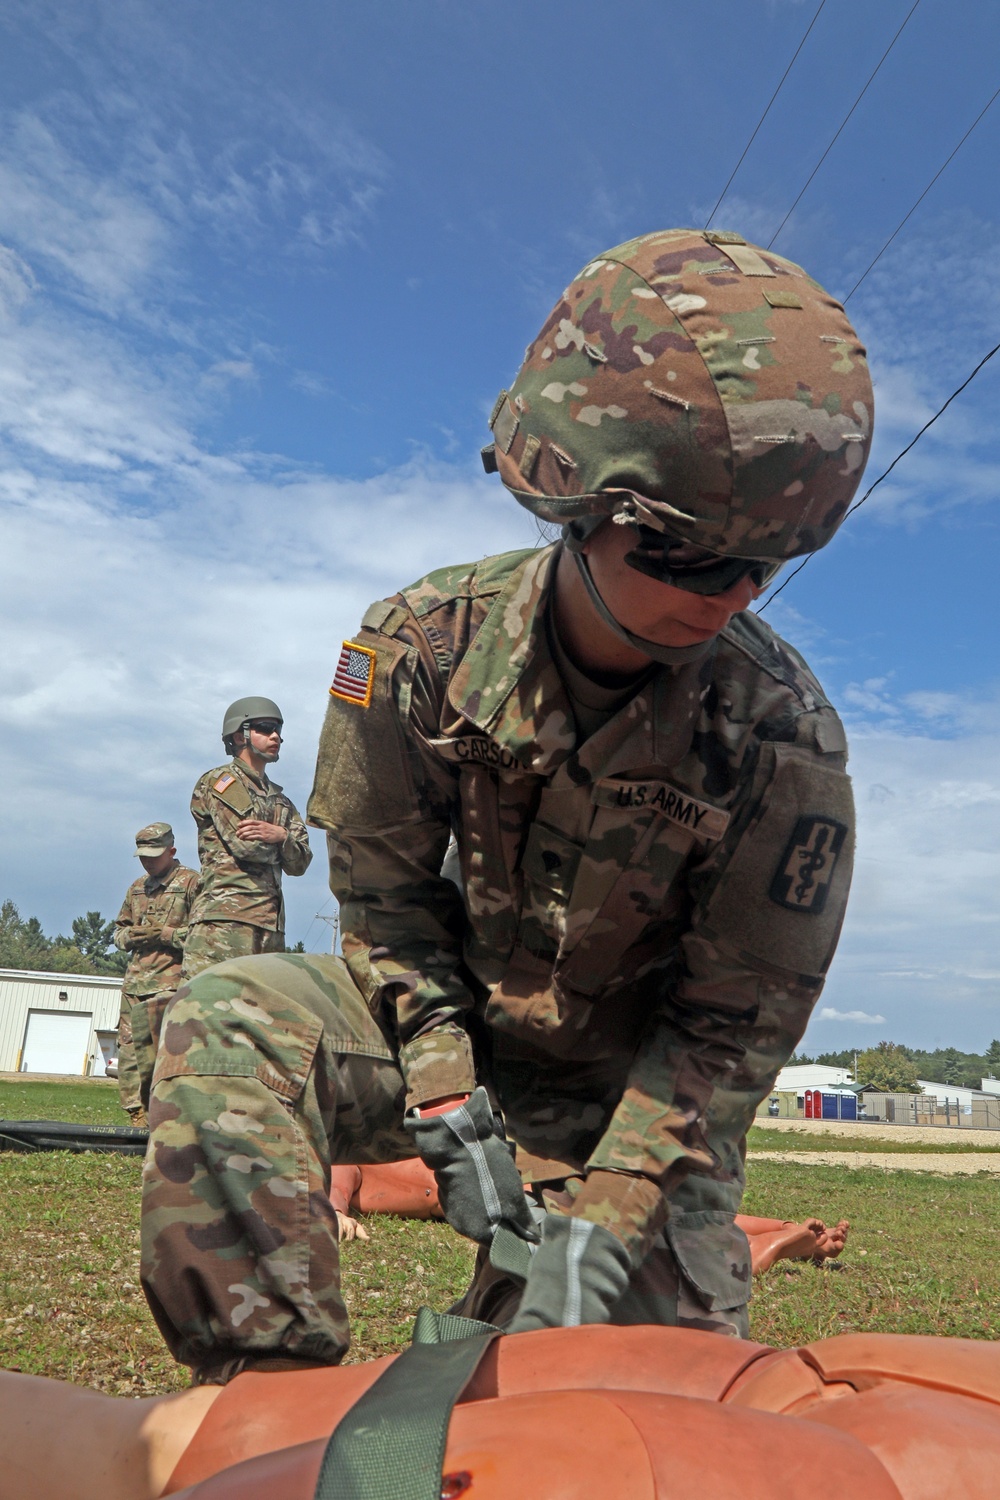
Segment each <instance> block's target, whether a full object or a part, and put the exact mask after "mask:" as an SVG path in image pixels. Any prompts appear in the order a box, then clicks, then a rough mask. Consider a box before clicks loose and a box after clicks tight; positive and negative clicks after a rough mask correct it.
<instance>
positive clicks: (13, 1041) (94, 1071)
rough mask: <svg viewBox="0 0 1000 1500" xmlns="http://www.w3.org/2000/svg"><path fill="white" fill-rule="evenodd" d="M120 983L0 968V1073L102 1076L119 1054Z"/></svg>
mask: <svg viewBox="0 0 1000 1500" xmlns="http://www.w3.org/2000/svg"><path fill="white" fill-rule="evenodd" d="M121 989H122V982H121V979H120V978H115V977H112V976H111V975H109V974H40V973H36V972H34V971H32V970H28V969H0V1073H66V1074H74V1073H75V1074H81V1075H84V1074H89V1075H90V1076H91V1077H104V1073H105V1065H106V1063H107V1062H109V1061H110V1060H111V1058H112V1057H115V1056H116V1055H117V1051H118V1048H117V1042H116V1032H117V1027H118V1011H119V1009H120V1007H121Z"/></svg>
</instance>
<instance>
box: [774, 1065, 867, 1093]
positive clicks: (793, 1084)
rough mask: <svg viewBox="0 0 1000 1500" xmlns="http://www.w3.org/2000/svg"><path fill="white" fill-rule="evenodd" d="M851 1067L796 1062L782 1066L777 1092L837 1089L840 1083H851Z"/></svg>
mask: <svg viewBox="0 0 1000 1500" xmlns="http://www.w3.org/2000/svg"><path fill="white" fill-rule="evenodd" d="M853 1080H854V1074H853V1073H852V1072H851V1070H850V1068H832V1067H830V1066H829V1065H828V1064H827V1063H796V1064H795V1065H794V1067H786V1068H782V1070H781V1072H780V1073H779V1074H778V1077H777V1080H776V1082H775V1085H774V1092H775V1093H786V1092H787V1093H796V1094H802V1093H804V1092H805V1091H806V1089H826V1090H827V1091H828V1092H833V1091H835V1090H836V1088H837V1085H838V1084H842V1083H851V1082H853Z"/></svg>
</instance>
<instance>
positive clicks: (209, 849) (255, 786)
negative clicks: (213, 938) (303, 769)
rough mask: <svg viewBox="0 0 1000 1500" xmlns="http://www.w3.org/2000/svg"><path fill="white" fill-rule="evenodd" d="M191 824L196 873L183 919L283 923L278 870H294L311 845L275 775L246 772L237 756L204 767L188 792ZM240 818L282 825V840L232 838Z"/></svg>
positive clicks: (273, 926) (301, 866) (277, 928)
mask: <svg viewBox="0 0 1000 1500" xmlns="http://www.w3.org/2000/svg"><path fill="white" fill-rule="evenodd" d="M191 816H192V817H193V818H194V820H195V822H196V823H197V825H198V857H199V859H200V860H201V879H200V881H199V883H198V889H197V892H196V893H195V898H194V907H193V909H192V912H191V918H190V920H191V922H192V923H193V922H245V923H246V924H247V925H248V926H250V927H264V928H267V929H268V930H269V931H271V932H283V931H284V929H285V903H284V900H283V898H282V895H281V874H282V871H284V872H285V874H286V875H302V874H304V873H305V871H306V870H307V869H308V868H309V862H310V860H311V859H312V850H311V849H310V847H309V835H308V833H307V831H306V826H305V824H304V823H303V821H302V819H301V818H300V817H299V815H298V813H297V812H296V810H295V808H294V806H293V805H292V803H291V802H290V801H289V799H288V798H287V797H286V796H285V794H284V792H283V791H282V790H281V787H280V786H279V785H278V783H277V782H276V781H269V780H268V778H267V776H266V775H264V776H262V777H260V778H258V777H257V776H255V775H254V773H253V772H252V771H251V769H250V767H249V766H248V765H246V764H245V763H244V762H243V761H241V760H236V759H234V760H232V761H230V763H229V765H227V766H216V768H215V770H214V771H206V772H205V774H204V776H202V777H201V778H200V779H199V781H198V782H197V784H196V785H195V789H194V792H193V794H192V797H191ZM246 818H257V819H259V820H260V821H261V822H262V823H279V824H280V825H281V826H282V827H283V828H287V829H288V837H287V838H286V839H285V841H284V843H283V844H264V843H261V842H259V841H258V840H255V839H251V840H248V841H246V842H244V841H243V840H242V839H239V838H237V836H236V830H237V828H238V827H239V825H240V824H241V823H242V822H243V821H244V819H246Z"/></svg>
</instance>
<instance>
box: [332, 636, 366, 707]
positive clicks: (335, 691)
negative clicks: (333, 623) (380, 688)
mask: <svg viewBox="0 0 1000 1500" xmlns="http://www.w3.org/2000/svg"><path fill="white" fill-rule="evenodd" d="M375 662H376V656H375V652H374V651H372V649H371V648H370V647H369V646H359V645H358V643H357V641H345V642H344V648H343V650H342V651H341V653H340V660H339V661H338V663H337V670H336V671H335V672H334V674H333V681H332V683H331V684H330V695H331V697H333V698H343V700H344V702H345V703H358V704H360V705H361V707H362V708H367V707H368V705H369V703H370V702H371V701H372V687H373V686H374V683H375Z"/></svg>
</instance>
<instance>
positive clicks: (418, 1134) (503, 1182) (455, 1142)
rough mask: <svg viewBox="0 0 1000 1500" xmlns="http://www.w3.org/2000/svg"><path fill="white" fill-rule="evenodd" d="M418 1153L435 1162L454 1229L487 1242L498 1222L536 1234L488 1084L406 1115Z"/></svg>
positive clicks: (446, 1213) (525, 1235) (518, 1231)
mask: <svg viewBox="0 0 1000 1500" xmlns="http://www.w3.org/2000/svg"><path fill="white" fill-rule="evenodd" d="M403 1123H404V1125H405V1127H406V1130H407V1132H408V1134H409V1135H410V1136H411V1137H412V1139H413V1144H414V1146H415V1147H416V1149H417V1152H418V1154H419V1155H420V1156H421V1157H422V1158H423V1160H424V1161H425V1162H426V1163H427V1165H428V1166H429V1167H430V1168H432V1170H433V1172H434V1176H435V1177H436V1178H437V1184H438V1192H439V1193H440V1195H441V1208H442V1209H443V1211H444V1216H445V1218H446V1219H447V1220H448V1223H449V1224H450V1225H451V1227H452V1229H457V1230H458V1232H459V1234H464V1235H465V1236H466V1238H467V1239H470V1240H477V1241H478V1242H479V1244H481V1245H488V1244H489V1243H490V1241H491V1240H492V1238H493V1232H494V1230H495V1229H496V1227H497V1225H498V1224H500V1223H504V1224H507V1225H509V1226H510V1228H511V1229H513V1230H514V1232H515V1233H516V1234H519V1235H520V1236H521V1238H522V1239H529V1240H533V1239H537V1238H538V1235H537V1232H536V1230H535V1226H534V1222H533V1220H532V1217H531V1210H530V1209H529V1207H528V1200H527V1198H525V1196H524V1187H523V1185H522V1183H521V1177H520V1174H519V1173H518V1170H517V1168H516V1167H515V1165H514V1158H513V1156H512V1154H511V1148H510V1147H509V1146H508V1144H507V1142H506V1141H505V1140H504V1137H503V1129H502V1126H501V1124H500V1121H499V1120H498V1119H497V1118H496V1116H495V1115H494V1113H493V1111H492V1109H491V1108H490V1102H489V1099H488V1097H487V1094H486V1090H485V1089H484V1088H478V1089H476V1091H475V1093H474V1094H472V1095H471V1096H470V1097H469V1098H468V1099H467V1100H466V1102H465V1103H464V1104H458V1105H456V1106H455V1108H454V1109H449V1110H446V1111H445V1112H444V1113H442V1114H439V1115H429V1116H426V1117H421V1116H420V1115H419V1114H418V1113H417V1112H416V1111H413V1112H411V1113H410V1114H408V1115H407V1116H406V1118H405V1120H404V1122H403Z"/></svg>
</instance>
